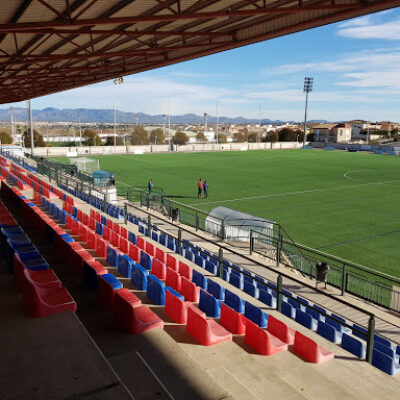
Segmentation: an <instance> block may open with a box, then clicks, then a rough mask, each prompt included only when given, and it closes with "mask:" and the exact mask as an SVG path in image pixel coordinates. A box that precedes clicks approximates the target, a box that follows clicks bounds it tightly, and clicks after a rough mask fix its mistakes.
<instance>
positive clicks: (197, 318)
mask: <svg viewBox="0 0 400 400" xmlns="http://www.w3.org/2000/svg"><path fill="white" fill-rule="evenodd" d="M196 309H197V307H195V306H193V305H190V306H188V309H187V310H188V316H187V325H186V331H187V332H188V333H189V334H190V335H191V336H193V337H194V338H195V339H196V340H197V341H198V342H199V343H200V344H201V345H203V346H211V345H213V344H217V343H220V342H224V341H227V340H232V334H231V333H229V332H228V331H227V330H226V329H225V328H224V327H222V326H221V325H219V324H218V323H217V322H216V321H215V320H213V319H211V320H207V319H206V316H205V314H204V313H202V312H201V311H200V310H198V309H197V310H196Z"/></svg>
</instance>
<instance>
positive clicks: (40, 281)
mask: <svg viewBox="0 0 400 400" xmlns="http://www.w3.org/2000/svg"><path fill="white" fill-rule="evenodd" d="M13 271H14V285H15V287H16V288H17V289H18V290H19V291H22V289H23V285H24V281H25V272H24V271H28V274H29V276H30V278H31V280H32V282H33V283H34V284H35V285H36V286H40V287H46V288H52V287H61V286H62V284H61V281H60V280H59V279H58V276H57V275H56V274H55V273H54V271H53V270H52V269H43V270H39V271H33V270H29V269H27V268H25V265H24V264H23V262H22V261H21V259H20V258H19V255H18V253H14V259H13Z"/></svg>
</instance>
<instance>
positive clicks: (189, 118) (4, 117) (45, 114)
mask: <svg viewBox="0 0 400 400" xmlns="http://www.w3.org/2000/svg"><path fill="white" fill-rule="evenodd" d="M32 115H33V119H34V121H38V122H75V123H76V122H78V121H79V119H80V121H81V122H86V123H103V124H111V123H113V122H114V110H113V109H104V110H102V109H92V108H74V109H72V108H65V109H62V110H60V109H58V108H53V107H47V108H44V109H43V110H35V109H34V110H32ZM27 120H28V110H27V109H26V108H21V107H14V121H16V122H25V121H27ZM137 120H138V122H139V124H162V122H163V116H162V115H161V114H159V115H149V114H144V113H141V112H138V113H133V112H123V111H118V110H117V122H118V123H119V124H121V123H122V124H123V123H126V124H129V123H130V124H132V123H136V121H137ZM0 121H10V109H7V108H6V109H0ZM216 122H217V119H216V117H213V116H211V115H210V116H208V123H209V124H215V123H216ZM219 122H220V123H221V124H258V122H259V121H258V119H248V118H244V117H235V118H229V117H219ZM285 122H289V123H293V122H294V121H281V120H275V121H272V120H270V119H268V118H264V119H262V120H261V123H262V124H264V125H265V124H275V125H280V124H282V123H285ZM310 122H318V123H324V122H327V121H310ZM203 123H204V117H203V116H200V115H196V114H184V115H171V124H196V125H200V124H203Z"/></svg>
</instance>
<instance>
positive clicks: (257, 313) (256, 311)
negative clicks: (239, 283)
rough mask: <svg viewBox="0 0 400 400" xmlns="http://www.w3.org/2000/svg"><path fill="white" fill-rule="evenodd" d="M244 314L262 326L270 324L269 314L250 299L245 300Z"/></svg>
mask: <svg viewBox="0 0 400 400" xmlns="http://www.w3.org/2000/svg"><path fill="white" fill-rule="evenodd" d="M244 316H245V317H246V318H248V319H249V320H250V321H253V322H254V323H255V324H257V325H258V326H259V327H260V328H266V327H267V325H268V314H267V313H265V312H264V311H262V310H261V308H258V307H257V306H255V305H254V304H251V303H249V302H248V301H246V302H245V306H244Z"/></svg>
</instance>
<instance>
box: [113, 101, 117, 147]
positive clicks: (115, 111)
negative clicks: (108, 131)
mask: <svg viewBox="0 0 400 400" xmlns="http://www.w3.org/2000/svg"><path fill="white" fill-rule="evenodd" d="M116 145H117V106H116V103H115V100H114V146H116Z"/></svg>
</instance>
